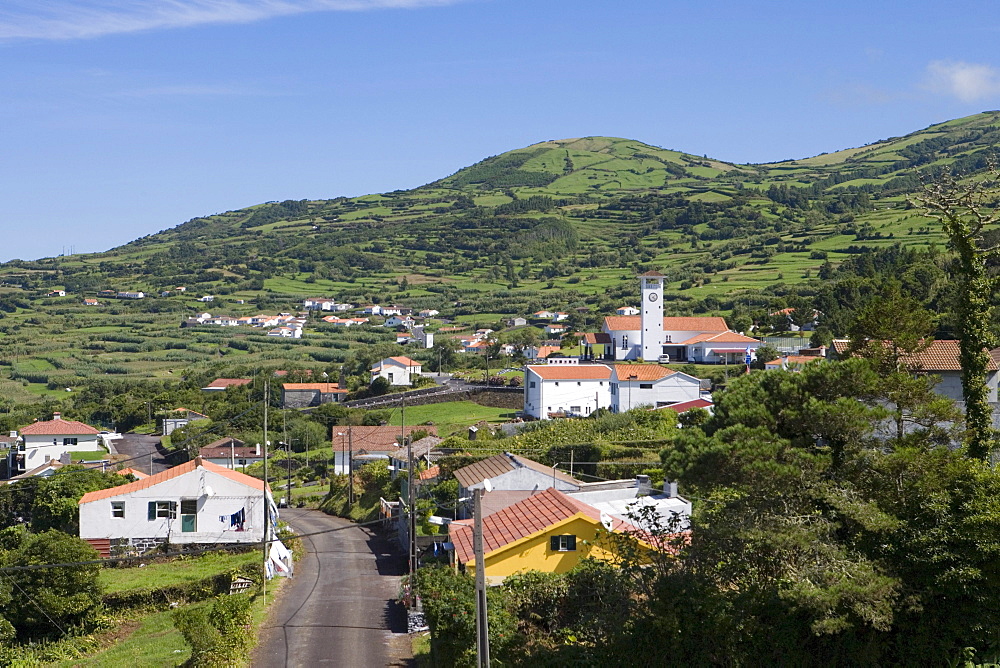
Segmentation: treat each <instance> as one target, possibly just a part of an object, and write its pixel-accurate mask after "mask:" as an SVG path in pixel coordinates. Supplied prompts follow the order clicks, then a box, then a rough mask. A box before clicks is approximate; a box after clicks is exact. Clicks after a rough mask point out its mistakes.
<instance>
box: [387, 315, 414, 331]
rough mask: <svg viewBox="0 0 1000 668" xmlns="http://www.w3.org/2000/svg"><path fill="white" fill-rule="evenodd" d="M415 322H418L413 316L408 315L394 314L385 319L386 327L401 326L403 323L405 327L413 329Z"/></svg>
mask: <svg viewBox="0 0 1000 668" xmlns="http://www.w3.org/2000/svg"><path fill="white" fill-rule="evenodd" d="M415 324H417V321H416V320H414V319H413V318H411V317H410V316H408V315H394V316H390V317H389V318H387V319H386V321H385V326H386V327H399V326H400V325H402V326H403V327H406V328H407V329H411V328H412V327H413V326H414V325H415Z"/></svg>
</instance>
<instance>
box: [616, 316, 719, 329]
mask: <svg viewBox="0 0 1000 668" xmlns="http://www.w3.org/2000/svg"><path fill="white" fill-rule="evenodd" d="M604 326H605V328H607V329H608V330H611V331H615V332H620V331H635V332H637V331H639V330H640V329H641V328H642V316H640V315H609V316H605V317H604ZM663 329H664V330H665V331H668V332H725V331H727V330H728V329H729V325H727V324H726V319H725V318H721V317H717V316H670V317H666V316H665V317H664V318H663Z"/></svg>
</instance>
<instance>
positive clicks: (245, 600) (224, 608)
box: [173, 594, 254, 668]
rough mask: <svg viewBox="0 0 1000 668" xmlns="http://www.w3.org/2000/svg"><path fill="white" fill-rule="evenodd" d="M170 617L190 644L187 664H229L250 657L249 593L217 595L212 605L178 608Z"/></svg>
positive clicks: (251, 636)
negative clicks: (247, 594)
mask: <svg viewBox="0 0 1000 668" xmlns="http://www.w3.org/2000/svg"><path fill="white" fill-rule="evenodd" d="M173 617H174V626H176V627H177V630H179V631H180V632H181V633H182V634H183V635H184V640H186V641H187V643H188V644H189V645H191V660H190V662H189V665H191V666H195V667H197V668H200V667H202V666H204V667H209V666H231V665H237V664H242V663H244V662H246V661H247V660H249V658H250V649H251V647H252V646H253V638H254V633H253V624H252V622H253V618H252V614H251V610H250V597H249V596H246V595H245V594H235V595H232V596H220V597H218V598H216V599H215V602H214V603H213V604H212V606H211V608H209V607H208V606H205V605H201V606H196V607H189V608H181V609H179V610H176V611H175V612H174V615H173Z"/></svg>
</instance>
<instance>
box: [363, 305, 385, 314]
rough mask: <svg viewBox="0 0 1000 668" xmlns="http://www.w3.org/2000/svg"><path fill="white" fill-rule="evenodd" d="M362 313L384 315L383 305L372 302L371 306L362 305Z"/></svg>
mask: <svg viewBox="0 0 1000 668" xmlns="http://www.w3.org/2000/svg"><path fill="white" fill-rule="evenodd" d="M361 313H362V314H363V315H383V313H382V307H381V306H379V305H378V304H372V305H370V306H362V307H361Z"/></svg>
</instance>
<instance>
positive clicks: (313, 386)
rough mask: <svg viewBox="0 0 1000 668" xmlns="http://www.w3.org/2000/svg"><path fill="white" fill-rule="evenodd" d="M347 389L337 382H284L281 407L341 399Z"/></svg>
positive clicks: (312, 404)
mask: <svg viewBox="0 0 1000 668" xmlns="http://www.w3.org/2000/svg"><path fill="white" fill-rule="evenodd" d="M346 395H347V390H345V389H341V387H340V386H339V385H338V384H337V383H284V384H283V385H282V386H281V406H282V407H283V408H306V407H308V406H319V405H321V404H329V403H337V402H340V401H343V399H344V397H345V396H346Z"/></svg>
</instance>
